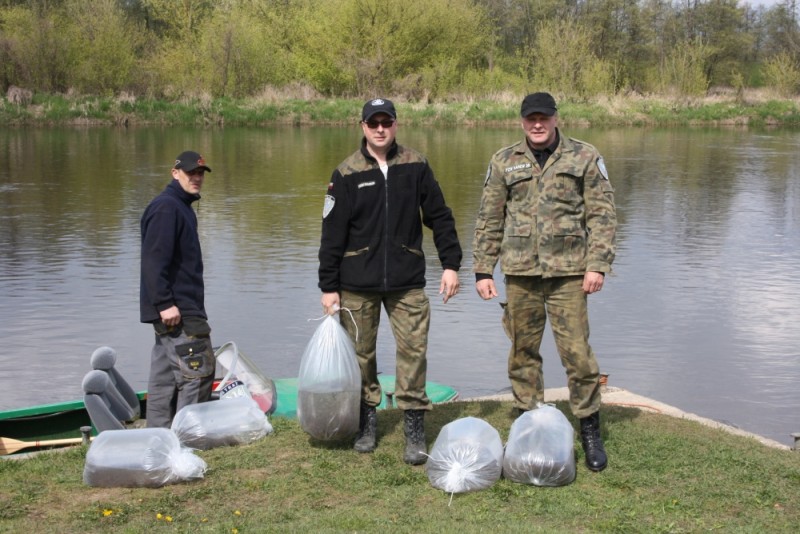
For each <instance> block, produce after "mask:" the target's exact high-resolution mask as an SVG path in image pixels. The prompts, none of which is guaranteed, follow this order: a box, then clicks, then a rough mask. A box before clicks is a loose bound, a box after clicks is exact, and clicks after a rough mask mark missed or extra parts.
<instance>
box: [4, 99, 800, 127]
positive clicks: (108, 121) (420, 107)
mask: <svg viewBox="0 0 800 534" xmlns="http://www.w3.org/2000/svg"><path fill="white" fill-rule="evenodd" d="M519 100H520V97H519V95H512V94H502V95H497V96H496V97H495V98H492V99H487V100H469V99H461V100H453V101H450V102H447V103H433V104H424V103H406V102H401V101H397V102H396V104H397V107H398V113H399V114H400V120H401V122H402V123H403V124H410V125H434V124H435V125H466V126H482V125H504V124H516V123H517V121H518V110H519ZM362 104H363V101H362V100H360V99H358V100H356V99H350V100H346V99H324V98H320V97H318V96H316V95H303V94H302V92H301V93H300V94H296V95H289V94H273V93H270V92H265V93H264V94H263V95H261V96H259V97H256V98H250V99H244V100H233V99H227V98H222V99H212V98H210V97H208V98H195V99H185V100H181V101H177V102H168V101H162V100H150V99H144V98H135V97H132V96H125V95H123V96H120V97H109V98H98V97H82V96H66V95H34V97H33V100H32V102H31V103H30V104H28V105H16V104H11V103H9V102H8V101H6V100H0V125H6V126H23V125H34V126H52V125H71V126H75V125H101V126H102V125H122V126H135V125H173V126H181V125H184V126H204V127H205V126H208V127H219V126H263V125H270V124H293V125H317V124H328V125H339V124H354V123H355V122H357V121H358V118H359V117H360V112H361V105H362ZM559 108H560V116H561V122H562V123H564V124H581V125H592V126H624V125H634V126H686V125H699V126H702V125H709V126H755V127H762V126H787V127H797V126H800V100H797V99H794V100H786V99H778V98H774V97H772V96H771V95H769V94H767V93H759V92H751V93H747V94H745V95H740V96H738V97H737V96H735V95H728V96H715V97H707V98H702V99H700V98H692V99H685V98H684V99H671V98H665V97H649V98H646V97H640V96H627V97H613V98H606V99H600V100H596V101H592V102H589V103H576V102H568V101H564V102H562V103H561V104H560V105H559Z"/></svg>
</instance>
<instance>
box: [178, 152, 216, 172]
mask: <svg viewBox="0 0 800 534" xmlns="http://www.w3.org/2000/svg"><path fill="white" fill-rule="evenodd" d="M175 168H176V169H180V170H182V171H183V172H191V171H193V170H195V169H204V170H205V171H206V172H211V167H209V166H208V165H206V160H204V159H203V156H201V155H200V154H198V153H197V152H192V151H191V150H187V151H186V152H181V153H180V154H179V155H178V157H177V158H175Z"/></svg>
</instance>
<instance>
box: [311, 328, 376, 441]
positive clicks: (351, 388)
mask: <svg viewBox="0 0 800 534" xmlns="http://www.w3.org/2000/svg"><path fill="white" fill-rule="evenodd" d="M360 403H361V370H360V369H359V367H358V360H357V359H356V350H355V347H353V342H352V341H350V337H349V336H348V335H347V332H345V330H344V328H343V327H342V325H341V324H339V321H338V320H337V319H336V318H335V317H334V316H332V315H329V316H327V317H326V318H325V319H323V321H322V324H320V325H319V326H318V327H317V330H316V331H315V332H314V335H313V336H312V337H311V340H310V341H309V342H308V345H306V350H305V352H304V353H303V358H302V360H301V361H300V373H299V375H298V377H297V419H298V420H299V422H300V427H301V428H302V429H303V430H304V431H305V432H306V433H308V434H309V435H310V436H311V437H313V438H315V439H318V440H322V441H340V440H345V439H348V438H351V437H353V436H354V435H355V433H356V432H358V419H359V404H360Z"/></svg>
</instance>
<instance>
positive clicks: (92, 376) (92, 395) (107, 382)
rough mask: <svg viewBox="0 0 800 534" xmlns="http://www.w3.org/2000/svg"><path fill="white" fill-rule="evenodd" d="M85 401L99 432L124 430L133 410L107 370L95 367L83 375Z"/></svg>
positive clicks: (90, 416)
mask: <svg viewBox="0 0 800 534" xmlns="http://www.w3.org/2000/svg"><path fill="white" fill-rule="evenodd" d="M83 393H84V394H83V402H84V404H85V405H86V411H87V412H88V413H89V418H90V419H91V420H92V424H93V425H94V427H95V428H96V429H97V432H98V433H100V432H103V431H105V430H123V429H124V428H125V425H124V424H123V422H124V421H129V420H131V419H132V418H133V410H132V409H131V407H130V406H129V405H128V403H127V402H126V401H125V399H123V398H122V395H121V394H120V392H119V391H117V388H116V387H114V384H112V383H111V379H110V378H109V376H108V374H106V373H105V371H100V370H97V369H94V370H92V371H89V372H88V373H86V376H84V377H83Z"/></svg>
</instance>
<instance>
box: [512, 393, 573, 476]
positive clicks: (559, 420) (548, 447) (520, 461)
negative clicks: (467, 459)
mask: <svg viewBox="0 0 800 534" xmlns="http://www.w3.org/2000/svg"><path fill="white" fill-rule="evenodd" d="M574 439H575V431H574V430H573V429H572V425H571V424H570V422H569V420H567V418H566V416H565V415H564V414H563V413H561V411H560V410H559V409H558V408H556V407H555V406H551V405H549V404H540V405H539V406H538V407H537V408H536V409H534V410H530V411H528V412H525V413H524V414H522V415H520V416H519V417H518V418H517V420H516V421H514V423H513V424H512V425H511V430H510V432H509V434H508V443H506V452H505V457H504V458H503V476H504V477H505V478H507V479H509V480H512V481H514V482H519V483H522V484H533V485H535V486H565V485H567V484H569V483H570V482H572V481H573V480H575V452H574V450H573V449H574V444H573V443H574Z"/></svg>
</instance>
